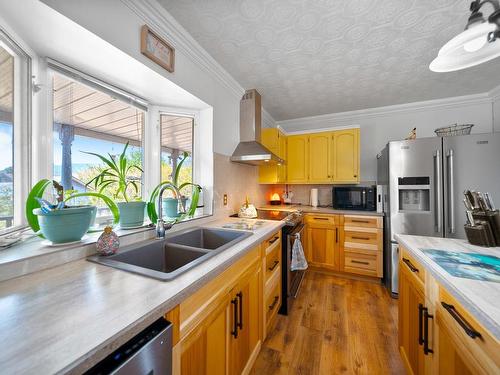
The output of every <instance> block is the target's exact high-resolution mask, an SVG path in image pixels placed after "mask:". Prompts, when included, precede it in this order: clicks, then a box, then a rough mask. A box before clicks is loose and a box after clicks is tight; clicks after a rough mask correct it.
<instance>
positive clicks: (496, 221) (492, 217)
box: [472, 210, 500, 246]
mask: <svg viewBox="0 0 500 375" xmlns="http://www.w3.org/2000/svg"><path fill="white" fill-rule="evenodd" d="M472 217H473V218H474V219H475V220H477V221H479V222H485V223H487V224H488V225H489V227H490V230H491V232H492V235H493V238H494V241H495V245H496V246H500V214H499V212H498V210H495V211H473V212H472Z"/></svg>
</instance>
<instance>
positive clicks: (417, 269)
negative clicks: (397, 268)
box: [400, 246, 425, 285]
mask: <svg viewBox="0 0 500 375" xmlns="http://www.w3.org/2000/svg"><path fill="white" fill-rule="evenodd" d="M400 253H401V254H400V257H401V263H402V267H406V268H407V270H408V271H410V273H411V274H413V275H414V276H415V277H416V278H417V279H419V280H420V282H422V284H424V285H425V268H424V267H423V266H422V265H421V264H420V263H419V262H418V261H417V260H415V258H414V257H413V256H412V255H411V254H410V253H409V251H408V250H406V249H405V248H404V247H402V246H400Z"/></svg>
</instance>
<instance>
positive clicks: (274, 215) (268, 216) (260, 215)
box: [231, 210, 290, 221]
mask: <svg viewBox="0 0 500 375" xmlns="http://www.w3.org/2000/svg"><path fill="white" fill-rule="evenodd" d="M288 215H290V212H289V211H279V210H257V217H256V219H262V220H278V221H279V220H283V219H284V218H285V217H287V216H288ZM231 217H238V214H234V215H231Z"/></svg>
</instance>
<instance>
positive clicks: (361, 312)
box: [253, 271, 405, 375]
mask: <svg viewBox="0 0 500 375" xmlns="http://www.w3.org/2000/svg"><path fill="white" fill-rule="evenodd" d="M397 313H398V311H397V300H393V299H392V298H390V297H389V294H388V293H387V292H386V290H385V289H384V288H383V287H382V286H381V285H378V284H373V283H369V282H364V281H357V280H350V279H343V278H340V277H335V276H331V275H327V274H323V273H319V272H312V271H308V272H307V274H306V277H305V278H304V281H303V284H302V288H301V290H300V292H299V296H298V297H297V300H296V301H295V303H294V305H293V308H292V312H291V314H290V315H289V316H288V317H285V316H282V315H279V316H278V320H277V322H276V324H275V327H274V329H273V331H272V332H271V333H270V335H269V336H268V338H267V339H266V341H265V342H264V344H263V346H262V350H261V352H260V354H259V357H258V358H257V361H256V363H255V366H254V368H253V374H254V375H262V374H404V373H405V371H404V368H403V364H402V362H401V360H400V357H399V351H398V332H397V326H398V324H397Z"/></svg>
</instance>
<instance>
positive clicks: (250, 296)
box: [229, 264, 262, 375]
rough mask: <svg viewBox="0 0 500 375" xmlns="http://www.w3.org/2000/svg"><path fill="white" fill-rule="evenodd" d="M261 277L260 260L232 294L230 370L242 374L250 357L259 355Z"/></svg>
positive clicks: (231, 372)
mask: <svg viewBox="0 0 500 375" xmlns="http://www.w3.org/2000/svg"><path fill="white" fill-rule="evenodd" d="M261 277H262V273H261V268H260V264H256V267H252V268H251V269H250V272H247V273H246V274H245V275H244V276H243V277H242V279H241V280H240V282H239V283H238V285H237V287H236V288H235V289H234V292H233V293H232V295H231V298H232V299H231V301H232V302H231V305H232V306H231V316H232V318H231V325H230V326H231V341H230V352H229V368H230V374H238V375H239V374H241V373H242V372H243V370H244V369H245V367H247V366H248V365H249V363H248V361H249V360H250V359H255V358H256V354H257V353H255V350H256V349H257V347H258V344H259V342H260V332H261V330H262V326H261V324H262V315H261V311H262V310H261V306H262V305H261V304H262V292H261V290H260V288H259V286H260V283H261ZM234 332H237V334H235V333H234Z"/></svg>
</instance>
